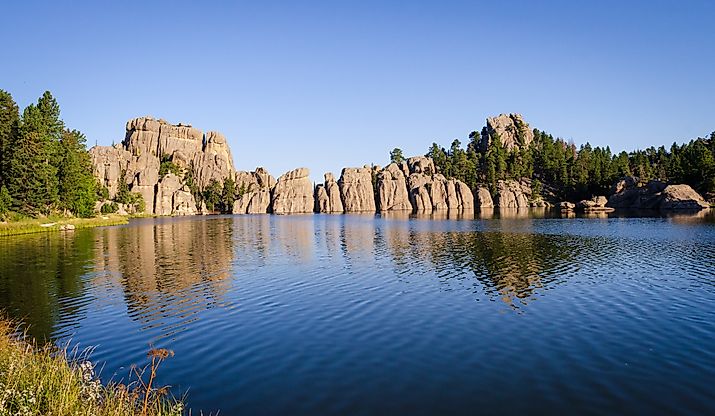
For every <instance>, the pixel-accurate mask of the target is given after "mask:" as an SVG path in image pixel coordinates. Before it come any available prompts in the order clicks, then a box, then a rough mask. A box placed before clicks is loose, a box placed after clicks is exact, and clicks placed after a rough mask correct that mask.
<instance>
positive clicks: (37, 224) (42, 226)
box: [0, 214, 128, 236]
mask: <svg viewBox="0 0 715 416" xmlns="http://www.w3.org/2000/svg"><path fill="white" fill-rule="evenodd" d="M127 221H128V219H127V217H126V216H123V215H117V214H108V215H102V216H99V217H94V218H67V217H48V218H25V219H21V220H17V221H8V222H2V223H0V236H5V235H18V234H31V233H44V232H53V231H60V230H62V229H63V228H65V227H66V226H67V225H71V226H74V229H81V228H92V227H104V226H107V225H120V224H126V223H127Z"/></svg>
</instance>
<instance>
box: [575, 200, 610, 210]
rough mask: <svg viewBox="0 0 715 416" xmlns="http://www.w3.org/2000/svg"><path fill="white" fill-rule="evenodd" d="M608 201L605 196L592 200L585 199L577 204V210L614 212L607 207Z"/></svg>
mask: <svg viewBox="0 0 715 416" xmlns="http://www.w3.org/2000/svg"><path fill="white" fill-rule="evenodd" d="M607 203H608V199H607V198H606V197H605V196H594V197H593V198H591V199H584V200H582V201H579V202H578V203H577V204H576V208H578V209H580V210H583V211H587V212H589V211H613V208H610V207H607V206H606V204H607Z"/></svg>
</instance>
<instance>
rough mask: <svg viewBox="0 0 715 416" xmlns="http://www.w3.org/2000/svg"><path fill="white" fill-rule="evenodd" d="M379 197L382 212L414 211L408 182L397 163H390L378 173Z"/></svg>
mask: <svg viewBox="0 0 715 416" xmlns="http://www.w3.org/2000/svg"><path fill="white" fill-rule="evenodd" d="M377 195H378V207H379V209H380V211H405V210H412V204H411V203H410V196H409V194H408V192H407V180H406V178H405V174H404V172H403V170H402V168H401V167H400V166H399V165H398V164H397V163H390V164H389V165H387V166H386V167H385V168H384V169H383V170H381V171H380V173H378V175H377Z"/></svg>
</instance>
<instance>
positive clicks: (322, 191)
mask: <svg viewBox="0 0 715 416" xmlns="http://www.w3.org/2000/svg"><path fill="white" fill-rule="evenodd" d="M324 177H325V183H322V184H318V185H317V186H316V187H315V212H323V213H331V212H338V213H342V212H343V201H342V200H341V199H340V186H339V185H338V183H337V182H336V181H335V176H333V174H332V173H330V172H327V173H326V174H325V175H324Z"/></svg>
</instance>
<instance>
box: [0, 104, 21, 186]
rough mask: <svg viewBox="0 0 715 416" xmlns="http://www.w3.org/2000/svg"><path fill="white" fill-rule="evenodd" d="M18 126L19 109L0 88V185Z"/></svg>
mask: <svg viewBox="0 0 715 416" xmlns="http://www.w3.org/2000/svg"><path fill="white" fill-rule="evenodd" d="M19 128H20V110H19V109H18V107H17V104H15V100H13V99H12V95H10V94H9V93H8V92H6V91H3V90H0V185H4V184H5V174H6V172H9V167H10V153H9V152H10V149H11V148H12V146H13V145H14V141H15V140H16V139H17V135H18V130H19Z"/></svg>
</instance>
